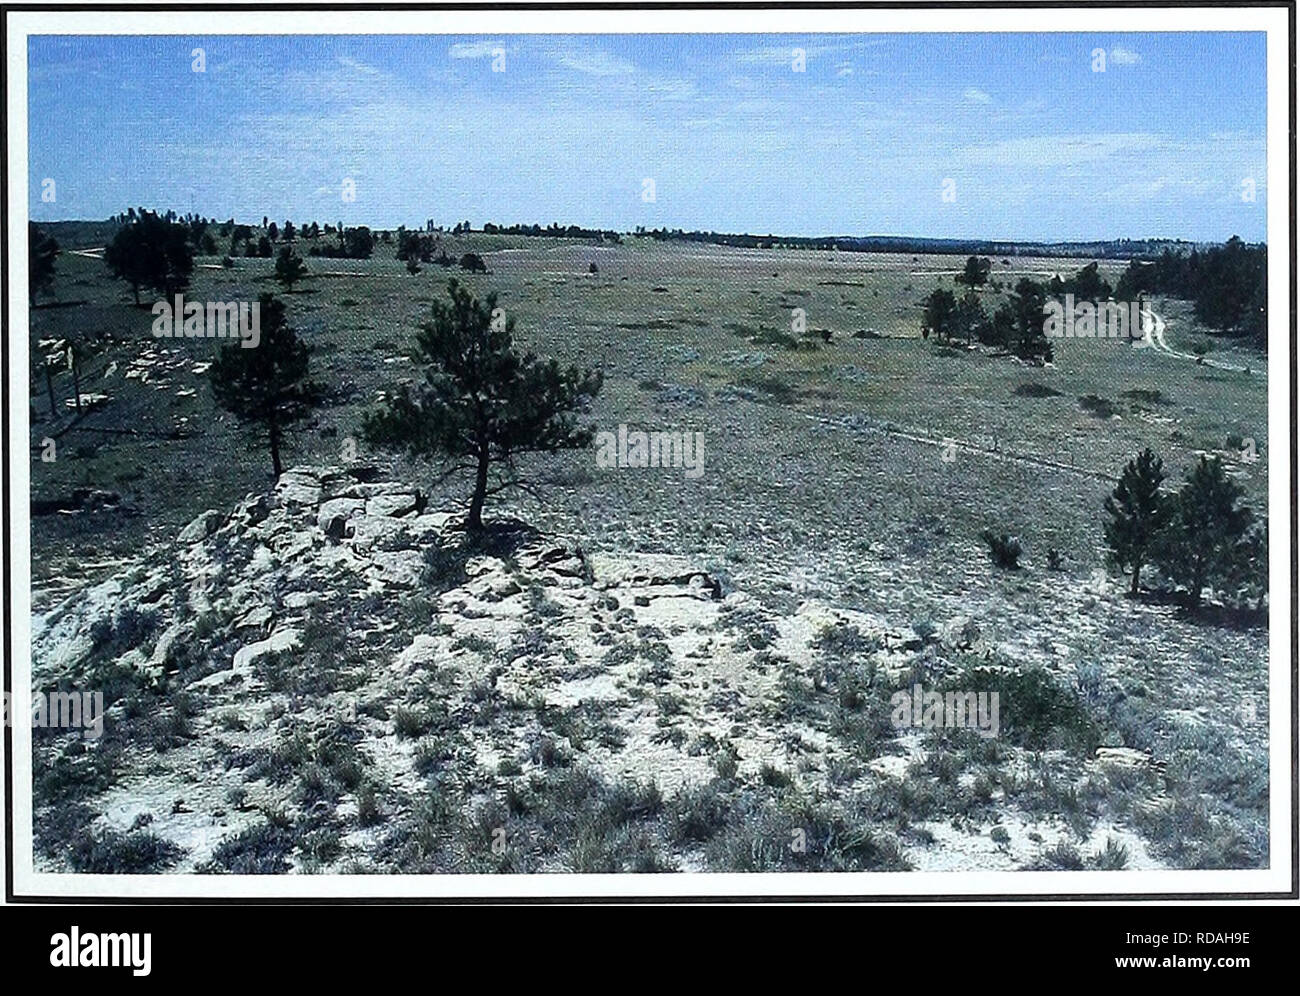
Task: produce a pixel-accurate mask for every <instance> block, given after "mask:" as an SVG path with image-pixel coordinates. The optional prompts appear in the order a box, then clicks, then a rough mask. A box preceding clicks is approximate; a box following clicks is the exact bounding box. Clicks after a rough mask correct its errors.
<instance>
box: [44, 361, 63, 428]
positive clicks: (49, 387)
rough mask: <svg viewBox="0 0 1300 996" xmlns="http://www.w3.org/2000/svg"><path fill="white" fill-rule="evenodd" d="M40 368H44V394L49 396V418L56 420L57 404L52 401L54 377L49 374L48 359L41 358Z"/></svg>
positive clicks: (57, 413) (57, 415)
mask: <svg viewBox="0 0 1300 996" xmlns="http://www.w3.org/2000/svg"><path fill="white" fill-rule="evenodd" d="M41 366H43V367H45V393H46V394H48V395H49V396H50V418H58V417H59V408H58V402H57V401H55V400H54V376H53V375H52V374H51V373H50V361H49V358H48V357H41Z"/></svg>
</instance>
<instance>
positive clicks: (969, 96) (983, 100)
mask: <svg viewBox="0 0 1300 996" xmlns="http://www.w3.org/2000/svg"><path fill="white" fill-rule="evenodd" d="M962 97H963V98H965V100H966V102H967V103H970V104H991V103H993V98H992V97H990V96H989V95H988V94H987V93H985V92H984V91H983V90H980V89H979V88H977V87H973V86H968V87H967V88H966V92H965V93H963V94H962Z"/></svg>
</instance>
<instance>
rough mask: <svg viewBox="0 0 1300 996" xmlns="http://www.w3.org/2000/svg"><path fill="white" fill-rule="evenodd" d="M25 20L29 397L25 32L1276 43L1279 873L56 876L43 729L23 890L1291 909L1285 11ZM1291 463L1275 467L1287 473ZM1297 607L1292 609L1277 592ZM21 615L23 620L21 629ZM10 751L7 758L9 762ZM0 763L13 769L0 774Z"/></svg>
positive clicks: (1274, 868)
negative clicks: (1242, 37)
mask: <svg viewBox="0 0 1300 996" xmlns="http://www.w3.org/2000/svg"><path fill="white" fill-rule="evenodd" d="M304 12H305V11H257V10H255V9H249V10H247V11H242V10H241V11H230V10H223V11H220V12H217V11H203V10H196V11H185V12H173V11H141V12H120V11H113V12H109V11H94V10H75V11H24V10H22V9H14V8H10V9H9V11H8V24H7V31H8V35H7V52H8V65H7V66H6V67H5V72H6V74H7V75H6V82H7V86H6V89H7V97H8V106H7V114H8V121H9V125H8V142H9V146H8V147H9V175H8V206H9V219H8V220H9V230H8V232H7V249H8V250H9V252H8V267H9V274H8V276H9V300H8V302H7V304H8V316H9V326H8V328H9V340H8V346H9V363H10V378H11V379H10V384H11V386H12V385H24V384H26V383H27V372H28V368H27V348H26V347H27V341H28V322H27V317H28V316H27V300H26V296H25V295H24V294H23V293H22V291H23V290H24V289H25V288H26V286H27V281H26V276H27V260H26V242H27V240H26V228H27V220H28V210H27V208H28V190H29V178H28V163H27V153H28V136H27V37H28V35H30V34H46V35H49V34H70V35H84V34H109V35H132V34H184V35H189V36H193V35H203V34H208V35H228V34H240V35H250V34H304V35H306V34H370V35H377V34H461V35H474V34H482V35H494V36H495V35H508V34H625V33H655V34H669V33H697V32H698V33H713V32H716V33H726V34H753V33H772V34H779V33H791V34H800V35H808V34H820V33H828V32H858V33H864V34H865V33H884V32H926V33H966V32H969V33H991V32H1014V33H1030V32H1053V33H1064V32H1087V31H1097V32H1099V33H1105V34H1113V33H1116V32H1143V31H1145V32H1169V31H1178V32H1185V31H1214V30H1220V31H1236V32H1241V31H1260V32H1265V33H1266V34H1267V80H1268V110H1267V163H1268V182H1267V186H1266V189H1267V192H1268V197H1267V211H1268V218H1267V223H1268V228H1267V231H1268V236H1269V238H1268V241H1269V244H1270V246H1271V247H1272V249H1273V251H1272V252H1271V253H1270V254H1269V315H1270V329H1269V335H1270V339H1271V343H1272V347H1273V348H1272V349H1270V352H1269V374H1268V387H1269V402H1268V410H1269V430H1268V431H1269V452H1270V466H1269V471H1270V477H1269V509H1270V515H1269V525H1270V564H1269V568H1270V590H1271V591H1272V592H1274V593H1275V597H1274V598H1273V600H1272V605H1271V632H1270V669H1269V681H1270V686H1269V687H1270V693H1269V716H1270V731H1269V732H1270V749H1269V765H1270V767H1269V771H1270V795H1269V799H1270V825H1269V826H1270V848H1269V850H1270V861H1271V864H1270V867H1269V868H1267V869H1260V870H1248V871H1123V872H1099V871H1081V872H1024V871H1018V872H944V873H924V872H862V873H830V872H827V873H804V872H784V873H756V874H719V873H708V874H700V873H679V874H667V875H632V874H621V875H576V874H546V875H442V876H418V875H397V876H387V875H375V876H343V875H321V876H307V875H302V876H299V875H293V876H208V875H194V874H185V875H118V876H113V875H106V876H96V875H60V874H48V873H37V872H35V871H34V870H33V866H32V813H31V763H30V757H31V730H30V729H29V728H27V727H26V726H25V725H24V724H21V723H17V724H14V727H13V731H12V732H13V741H12V742H13V747H14V753H15V765H14V771H13V795H14V806H13V813H12V818H13V855H14V869H13V871H14V875H13V889H14V896H15V899H17V900H21V899H22V898H23V897H25V896H41V897H57V896H70V897H103V898H113V897H131V898H138V899H148V898H151V897H174V898H193V899H204V898H216V897H224V898H315V899H329V898H344V897H357V898H360V897H371V898H373V897H391V898H428V899H434V898H453V897H483V898H493V897H497V898H509V897H555V898H562V897H607V898H611V899H613V898H618V897H623V896H654V897H674V896H678V897H686V896H710V895H716V896H790V897H798V896H828V897H829V896H846V897H849V896H873V895H881V896H917V897H919V896H945V897H959V896H967V895H969V896H995V895H996V896H1013V897H1014V896H1023V897H1027V898H1034V897H1041V898H1048V897H1052V896H1061V895H1068V896H1093V895H1095V896H1115V895H1124V896H1133V897H1134V898H1141V897H1142V896H1143V895H1157V896H1169V895H1171V894H1189V898H1193V899H1194V898H1196V897H1197V894H1206V893H1214V894H1259V893H1272V894H1287V893H1290V891H1291V888H1292V878H1293V869H1292V867H1291V862H1292V840H1293V836H1292V835H1293V831H1294V827H1293V824H1292V803H1293V799H1292V796H1293V791H1294V789H1293V785H1294V782H1293V779H1294V775H1295V772H1294V769H1293V765H1292V756H1291V743H1292V724H1293V723H1294V722H1295V717H1294V716H1293V715H1292V713H1291V696H1292V689H1291V669H1292V659H1291V631H1292V618H1291V611H1292V598H1293V597H1294V592H1292V590H1291V579H1290V554H1291V544H1292V529H1293V526H1294V523H1293V522H1292V518H1291V494H1290V478H1291V465H1290V454H1291V430H1292V426H1291V406H1290V373H1291V371H1290V359H1291V342H1290V334H1291V308H1290V295H1291V266H1292V262H1293V261H1292V259H1291V257H1290V251H1291V235H1292V230H1291V207H1292V206H1291V204H1290V193H1291V173H1290V159H1289V155H1288V152H1289V150H1290V148H1291V144H1290V106H1289V94H1290V89H1289V87H1290V82H1289V76H1288V67H1289V63H1290V52H1289V46H1288V42H1289V28H1288V11H1287V9H1286V8H1284V7H1269V8H1242V7H1233V8H1217V9H1216V8H1187V7H1176V6H1170V7H1163V8H1155V7H1144V8H1110V9H1107V8H1102V7H1090V8H1075V9H1061V8H1020V9H1015V8H1014V7H1010V6H1009V7H1008V8H1006V9H997V10H994V9H985V8H980V9H970V10H963V9H960V5H955V6H954V7H951V8H947V9H944V10H942V11H936V10H926V9H916V10H898V9H870V8H869V7H864V8H863V9H859V10H838V9H837V10H822V9H803V10H799V9H779V10H754V9H748V10H725V9H721V10H674V11H661V10H654V11H650V10H636V9H625V10H554V9H547V10H537V11H532V10H525V11H468V10H463V11H416V10H412V11H391V10H390V11H377V10H372V11H337V10H328V9H323V10H312V11H310V14H311V16H310V17H304V16H303V13H304ZM23 397H25V392H24V393H23V394H19V393H17V392H12V391H11V397H10V412H9V415H10V427H9V430H10V431H9V448H10V449H9V452H10V458H11V464H10V466H9V468H8V473H9V474H10V477H9V484H10V498H11V508H10V509H9V513H10V516H11V519H10V523H11V526H12V528H11V532H10V540H11V545H10V549H9V551H8V554H9V558H10V559H9V564H10V571H11V574H10V578H11V584H12V590H13V596H12V605H11V606H9V605H6V606H5V608H4V609H3V610H0V611H3V613H4V614H5V617H6V621H7V622H9V621H12V654H13V659H12V667H13V672H12V674H13V688H14V696H15V706H14V713H15V714H16V715H25V714H26V713H25V712H24V711H23V710H22V709H21V708H20V705H21V697H22V696H23V695H29V694H30V684H31V660H30V617H31V603H30V584H31V566H30V556H31V549H30V539H31V533H30V505H29V502H28V501H27V500H26V498H27V496H28V495H30V493H31V492H30V466H29V463H28V462H27V460H24V459H23V458H22V456H23V454H25V453H28V452H29V426H28V412H27V407H26V405H24V404H22V403H21V401H22V399H23ZM1279 457H1280V459H1279ZM1280 592H1287V593H1288V596H1290V597H1287V598H1278V597H1276V593H1280ZM10 608H12V610H13V616H12V617H11V619H10V617H8V612H9V610H10ZM2 750H3V747H0V751H2ZM0 760H3V758H0Z"/></svg>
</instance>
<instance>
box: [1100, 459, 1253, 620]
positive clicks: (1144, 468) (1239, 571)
mask: <svg viewBox="0 0 1300 996" xmlns="http://www.w3.org/2000/svg"><path fill="white" fill-rule="evenodd" d="M1164 481H1165V473H1164V462H1163V461H1162V460H1161V459H1160V458H1159V457H1157V456H1156V455H1155V454H1154V453H1152V452H1151V450H1149V449H1146V450H1143V451H1142V452H1141V453H1139V454H1138V455H1137V456H1136V457H1134V458H1133V459H1132V460H1130V461H1129V462H1128V464H1127V466H1125V468H1124V472H1123V473H1122V474H1121V475H1120V479H1119V483H1118V484H1117V485H1116V486H1115V490H1114V491H1113V492H1112V493H1111V495H1110V496H1109V497H1107V499H1106V501H1105V503H1104V507H1105V510H1106V514H1107V516H1108V518H1107V521H1106V524H1105V534H1106V544H1107V546H1108V547H1109V551H1110V553H1109V556H1110V560H1111V563H1112V565H1113V566H1115V567H1116V568H1118V569H1120V570H1122V571H1125V572H1127V573H1128V575H1129V577H1130V578H1131V580H1130V583H1129V594H1130V595H1131V596H1133V597H1136V596H1137V594H1138V592H1139V590H1140V586H1141V574H1142V570H1143V568H1144V567H1146V566H1148V565H1151V566H1154V567H1156V568H1157V569H1158V570H1159V571H1160V573H1161V574H1162V575H1163V576H1164V578H1165V579H1166V580H1167V581H1168V582H1169V583H1170V584H1172V585H1173V586H1174V587H1175V589H1176V590H1177V591H1178V592H1179V593H1180V594H1181V595H1182V597H1183V598H1184V600H1185V601H1186V602H1187V603H1188V604H1189V605H1191V606H1193V607H1195V606H1198V605H1200V604H1201V600H1202V598H1203V596H1204V594H1205V592H1206V590H1207V589H1212V590H1213V591H1215V592H1216V593H1217V594H1218V595H1219V597H1220V598H1221V599H1222V601H1223V602H1224V604H1226V605H1229V606H1232V607H1237V608H1247V609H1253V610H1256V611H1258V610H1261V609H1262V608H1263V605H1264V600H1265V598H1266V597H1267V595H1268V524H1267V521H1266V520H1262V519H1258V518H1257V517H1256V515H1255V513H1254V512H1253V511H1252V510H1251V508H1250V507H1249V506H1248V505H1246V504H1244V503H1243V502H1242V495H1243V491H1242V488H1241V486H1240V485H1239V484H1238V483H1237V482H1236V481H1234V480H1233V479H1232V477H1230V476H1229V475H1228V473H1227V471H1226V470H1225V469H1224V466H1223V462H1222V461H1221V460H1220V459H1219V458H1218V457H1214V458H1212V459H1211V458H1207V457H1205V456H1202V457H1201V458H1200V459H1199V460H1198V461H1197V462H1196V463H1195V464H1194V465H1193V466H1192V468H1191V470H1190V471H1189V472H1188V474H1187V477H1186V479H1185V480H1184V482H1183V485H1182V487H1181V488H1179V489H1178V490H1177V491H1175V492H1172V493H1170V492H1166V491H1165V490H1164V489H1163V487H1162V485H1163V484H1164Z"/></svg>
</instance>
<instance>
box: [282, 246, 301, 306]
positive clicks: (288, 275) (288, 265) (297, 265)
mask: <svg viewBox="0 0 1300 996" xmlns="http://www.w3.org/2000/svg"><path fill="white" fill-rule="evenodd" d="M306 275H307V264H306V263H304V262H303V261H302V257H301V256H299V255H298V254H297V253H296V252H294V251H293V249H292V248H291V247H290V246H285V247H284V248H283V249H281V250H280V255H279V256H277V257H276V259H275V279H276V280H278V281H279V282H280V283H281V284H282V285H283V286H284V288H285V290H287V291H288V292H289V293H290V294H292V293H293V285H294V284H296V283H297V282H298V281H299V280H301V279H302V278H303V277H305V276H306Z"/></svg>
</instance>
